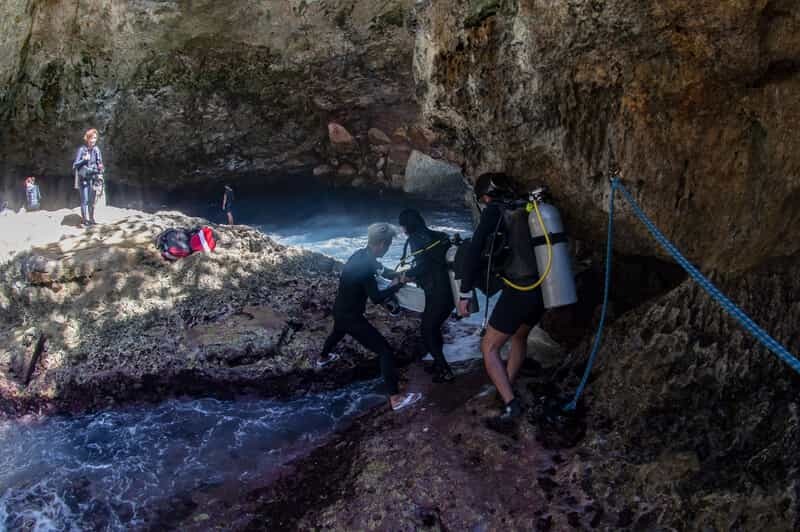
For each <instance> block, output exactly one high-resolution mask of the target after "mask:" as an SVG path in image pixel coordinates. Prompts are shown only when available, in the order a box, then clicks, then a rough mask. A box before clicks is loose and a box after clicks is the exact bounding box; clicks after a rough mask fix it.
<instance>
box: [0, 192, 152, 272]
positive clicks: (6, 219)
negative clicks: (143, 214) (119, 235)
mask: <svg viewBox="0 0 800 532" xmlns="http://www.w3.org/2000/svg"><path fill="white" fill-rule="evenodd" d="M138 213H139V211H135V210H131V209H119V208H117V207H106V206H103V207H101V206H98V208H97V209H96V210H95V219H96V220H97V222H98V223H99V224H102V223H104V222H106V223H107V222H116V221H117V220H120V219H122V218H125V217H127V216H131V215H133V214H138ZM80 219H81V210H80V208H79V207H78V208H75V209H59V210H57V211H36V212H22V213H13V212H12V213H8V214H3V215H0V263H2V262H6V261H8V260H9V259H11V257H13V256H14V255H15V254H16V253H18V252H20V251H23V250H26V249H30V248H31V247H33V246H41V245H43V244H48V243H50V242H58V241H59V240H61V239H63V238H67V237H70V236H74V235H79V234H81V233H82V232H83V231H84V229H83V228H82V227H76V225H78V224H79V223H80Z"/></svg>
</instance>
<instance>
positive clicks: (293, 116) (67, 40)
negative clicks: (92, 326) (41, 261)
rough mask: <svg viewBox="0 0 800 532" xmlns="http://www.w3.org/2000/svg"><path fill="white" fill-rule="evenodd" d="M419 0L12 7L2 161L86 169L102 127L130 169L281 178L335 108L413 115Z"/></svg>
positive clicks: (117, 172) (58, 171)
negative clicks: (81, 162) (83, 152)
mask: <svg viewBox="0 0 800 532" xmlns="http://www.w3.org/2000/svg"><path fill="white" fill-rule="evenodd" d="M414 5H415V3H414V0H391V1H389V2H380V3H376V2H374V1H372V0H355V1H353V2H347V3H346V4H342V5H337V4H335V3H332V2H318V1H314V2H310V1H302V2H295V1H292V2H266V3H263V2H262V3H253V2H249V1H245V0H232V1H228V2H209V1H205V0H202V1H200V2H189V3H181V2H166V3H164V2H160V3H159V2H156V3H153V2H123V3H119V4H112V3H109V2H105V1H103V0H88V1H86V2H81V3H80V4H75V5H72V6H70V7H68V6H67V5H66V4H63V3H59V2H55V3H53V2H36V3H34V4H31V5H30V6H29V5H28V4H26V3H25V2H11V3H9V4H4V5H3V7H2V8H0V14H2V16H1V17H0V35H2V36H3V37H2V39H0V52H2V53H1V54H0V81H1V82H2V85H3V89H2V91H0V92H1V94H0V116H2V119H0V160H2V161H3V171H2V172H0V174H2V176H3V179H4V183H5V180H6V179H11V176H12V175H27V173H25V172H28V173H29V172H30V171H31V168H32V167H31V165H32V164H33V165H34V167H33V168H36V171H37V172H38V173H40V174H44V175H51V176H63V177H64V178H68V177H71V176H69V173H70V172H69V170H68V169H69V163H70V161H71V160H72V158H73V157H74V154H75V150H76V149H77V147H78V145H79V144H80V143H81V142H82V140H81V139H82V135H83V132H84V130H85V129H87V128H88V127H90V126H91V127H96V128H98V129H99V130H100V141H99V145H100V148H101V149H102V150H103V155H104V159H105V161H106V167H107V170H108V172H109V175H110V176H113V179H114V180H115V181H117V182H128V183H132V184H141V185H146V186H153V185H156V186H164V187H175V186H179V185H184V184H189V183H203V182H208V181H213V180H219V179H230V178H231V177H236V176H238V175H243V174H247V173H253V172H258V173H259V174H261V175H265V174H275V175H279V174H280V173H281V170H286V169H287V163H288V162H291V161H304V160H307V159H308V158H309V157H311V156H314V155H315V150H316V147H317V144H318V143H319V141H320V140H321V139H324V138H326V136H327V131H326V130H325V124H327V123H328V122H330V121H331V120H332V119H333V120H336V121H340V122H341V123H347V124H348V126H350V125H351V124H354V125H356V126H357V127H353V128H352V131H353V133H360V132H362V131H363V132H364V134H366V131H367V129H368V128H369V127H372V124H373V123H374V116H375V115H376V114H378V115H380V116H383V117H385V121H386V122H387V127H390V128H394V127H397V126H398V125H400V124H402V123H404V122H406V121H412V122H413V121H414V120H415V119H416V116H417V109H418V108H417V106H416V104H415V103H414V92H413V81H412V76H411V64H412V61H411V57H412V53H413V52H412V51H413V43H414V36H413V33H412V32H411V31H410V28H409V27H407V25H406V22H405V21H406V15H407V14H408V13H409V11H410V10H411V9H412V8H413V6H414ZM395 110H402V111H400V112H398V111H395ZM380 127H384V126H383V125H381V126H380ZM22 132H24V134H23V133H22ZM34 145H38V146H41V149H39V150H37V152H36V154H35V155H34V154H33V153H32V152H31V151H30V149H29V147H30V146H34ZM232 153H236V155H237V157H236V159H235V160H231V159H230V155H231V154H232ZM14 169H19V171H20V173H19V174H16V173H15V171H14ZM14 185H15V186H16V183H15V184H14Z"/></svg>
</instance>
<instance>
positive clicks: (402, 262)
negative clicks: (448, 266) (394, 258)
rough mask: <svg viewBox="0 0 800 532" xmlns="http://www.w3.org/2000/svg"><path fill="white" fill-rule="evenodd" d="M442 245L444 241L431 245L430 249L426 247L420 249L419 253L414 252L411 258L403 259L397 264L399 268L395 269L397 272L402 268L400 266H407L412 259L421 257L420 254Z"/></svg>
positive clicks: (437, 241) (440, 240)
mask: <svg viewBox="0 0 800 532" xmlns="http://www.w3.org/2000/svg"><path fill="white" fill-rule="evenodd" d="M441 243H442V239H439V240H436V241H435V242H434V243H433V244H430V245H429V246H428V247H426V248H424V249H418V250H417V251H415V252H413V253H412V254H410V255H409V256H407V257H403V258H401V259H400V262H398V263H397V267H396V268H395V270H396V269H398V268H400V266H405V265H407V264H408V263H409V262H410V261H411V259H413V258H414V257H415V256H417V255H419V254H420V253H425V252H426V251H428V250H429V249H433V248H435V247H436V246H438V245H439V244H441Z"/></svg>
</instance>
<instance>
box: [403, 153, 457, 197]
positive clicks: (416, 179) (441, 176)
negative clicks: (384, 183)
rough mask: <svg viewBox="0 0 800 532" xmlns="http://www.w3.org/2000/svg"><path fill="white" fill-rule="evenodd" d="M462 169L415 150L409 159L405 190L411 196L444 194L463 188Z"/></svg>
mask: <svg viewBox="0 0 800 532" xmlns="http://www.w3.org/2000/svg"><path fill="white" fill-rule="evenodd" d="M462 181H463V177H462V175H461V169H460V168H459V167H457V166H455V165H453V164H450V163H447V162H445V161H440V160H437V159H433V158H431V157H429V156H427V155H425V154H424V153H421V152H419V151H416V150H413V151H412V152H411V156H410V157H409V159H408V165H407V166H406V172H405V177H404V181H403V190H404V191H405V192H408V193H411V194H428V195H433V194H437V193H438V194H442V193H443V192H453V191H457V190H460V189H461V188H463V184H462Z"/></svg>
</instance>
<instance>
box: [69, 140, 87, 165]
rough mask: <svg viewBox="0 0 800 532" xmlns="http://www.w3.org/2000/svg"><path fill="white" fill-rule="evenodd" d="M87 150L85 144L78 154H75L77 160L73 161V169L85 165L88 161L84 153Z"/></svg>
mask: <svg viewBox="0 0 800 532" xmlns="http://www.w3.org/2000/svg"><path fill="white" fill-rule="evenodd" d="M85 150H86V148H84V147H83V146H81V147H80V148H78V154H77V155H76V156H75V162H73V163H72V169H73V170H77V169H78V168H80V167H81V166H83V165H85V164H86V163H87V162H88V161H85V160H84V159H83V155H84V154H85V153H86V152H85Z"/></svg>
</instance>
